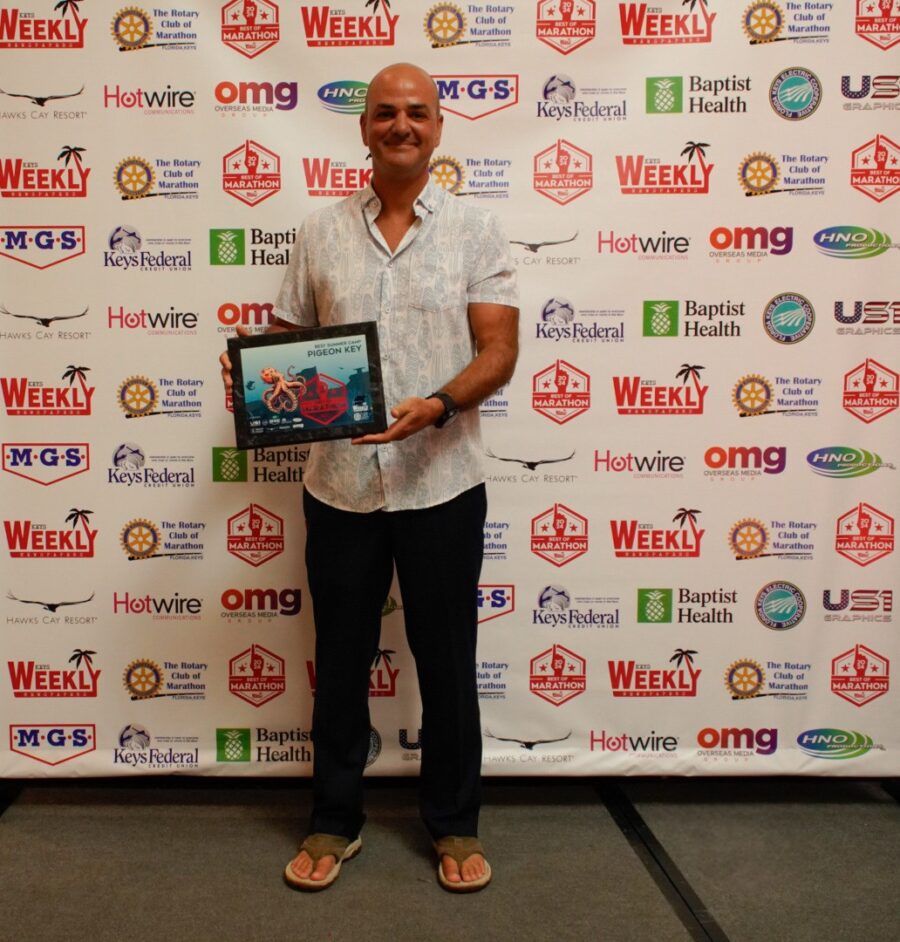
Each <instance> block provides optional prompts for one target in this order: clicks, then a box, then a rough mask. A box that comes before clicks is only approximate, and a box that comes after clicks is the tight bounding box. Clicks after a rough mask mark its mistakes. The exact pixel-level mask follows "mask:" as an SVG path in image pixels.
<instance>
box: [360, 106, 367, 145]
mask: <svg viewBox="0 0 900 942" xmlns="http://www.w3.org/2000/svg"><path fill="white" fill-rule="evenodd" d="M359 133H360V134H361V135H362V142H363V144H365V145H366V147H368V146H369V135H368V132H367V131H366V113H365V111H364V112H363V113H362V114H361V115H360V116H359Z"/></svg>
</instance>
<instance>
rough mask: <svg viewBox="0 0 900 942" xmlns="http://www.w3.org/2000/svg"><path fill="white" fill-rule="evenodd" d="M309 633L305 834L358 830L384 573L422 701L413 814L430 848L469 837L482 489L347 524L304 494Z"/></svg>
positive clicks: (475, 805)
mask: <svg viewBox="0 0 900 942" xmlns="http://www.w3.org/2000/svg"><path fill="white" fill-rule="evenodd" d="M303 508H304V511H305V514H306V524H307V539H306V566H307V571H308V576H309V588H310V593H311V595H312V602H313V611H314V616H315V623H316V695H315V706H314V708H313V743H314V746H315V755H314V759H313V812H312V819H311V822H310V833H316V832H324V833H327V834H342V835H344V836H345V837H348V838H351V839H352V838H355V837H356V836H357V835H358V834H359V832H360V829H361V827H362V825H363V822H364V821H365V814H364V813H363V790H362V777H363V771H364V769H365V763H366V757H367V755H368V749H369V726H370V723H369V696H368V692H369V671H370V669H371V667H372V662H373V661H374V659H375V653H376V651H377V648H378V641H379V635H380V631H381V611H382V607H383V605H384V602H385V600H386V599H387V595H388V592H389V590H390V586H391V580H392V576H393V571H394V566H395V565H396V567H397V579H398V582H399V584H400V594H401V596H402V604H403V616H404V620H405V623H406V637H407V641H408V643H409V647H410V650H411V651H412V654H413V657H414V658H415V662H416V672H417V674H418V679H419V692H420V695H421V698H422V723H421V729H422V737H421V745H422V759H421V769H420V779H419V806H420V812H421V815H422V819H423V821H424V822H425V826H426V828H427V829H428V831H429V833H430V834H431V836H432V838H435V839H436V838H440V837H446V836H448V835H460V836H475V835H477V833H478V811H479V807H480V803H481V790H480V789H481V724H480V720H479V711H478V687H477V677H476V664H475V646H476V638H477V623H478V610H477V589H478V579H479V576H480V574H481V560H482V553H483V545H484V544H483V530H484V521H485V514H486V510H487V500H486V496H485V488H484V485H483V484H481V485H478V486H477V487H474V488H472V489H471V490H468V491H465V492H464V493H463V494H460V495H459V496H458V497H455V498H453V499H452V500H450V501H448V502H447V503H444V504H439V505H438V506H436V507H429V508H426V509H424V510H399V511H390V512H388V511H383V510H378V511H375V512H374V513H351V512H348V511H344V510H337V509H336V508H334V507H330V506H328V505H326V504H323V503H322V502H321V501H319V500H316V498H314V497H313V496H312V495H311V494H309V493H307V492H304V495H303Z"/></svg>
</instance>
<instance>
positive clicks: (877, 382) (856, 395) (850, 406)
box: [844, 358, 900, 424]
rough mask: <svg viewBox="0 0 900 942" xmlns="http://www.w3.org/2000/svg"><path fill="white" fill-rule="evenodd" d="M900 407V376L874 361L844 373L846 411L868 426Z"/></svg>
mask: <svg viewBox="0 0 900 942" xmlns="http://www.w3.org/2000/svg"><path fill="white" fill-rule="evenodd" d="M898 405H900V375H898V374H897V373H895V372H894V371H893V370H890V369H888V368H887V367H886V366H884V365H883V364H881V363H879V362H878V361H877V360H872V359H871V358H870V359H868V360H865V361H864V362H862V363H860V364H859V365H858V366H855V367H854V368H853V369H852V370H850V371H849V372H848V373H845V374H844V408H845V409H846V410H847V411H848V412H849V413H850V414H851V415H855V416H856V417H857V418H858V419H862V421H863V422H865V423H866V424H868V423H870V422H874V421H875V420H876V419H880V418H881V417H882V416H884V415H887V414H888V413H889V412H893V411H894V410H895V409H896V408H897V406H898Z"/></svg>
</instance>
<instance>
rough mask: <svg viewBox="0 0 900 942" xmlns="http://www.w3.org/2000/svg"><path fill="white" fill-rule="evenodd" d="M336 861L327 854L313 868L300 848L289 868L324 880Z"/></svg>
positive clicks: (305, 878) (296, 872)
mask: <svg viewBox="0 0 900 942" xmlns="http://www.w3.org/2000/svg"><path fill="white" fill-rule="evenodd" d="M467 862H468V861H467ZM336 863H337V861H336V860H335V858H334V857H333V856H332V855H331V854H328V855H327V856H325V857H322V858H321V859H320V860H319V862H318V864H317V865H316V866H315V869H314V868H313V859H312V857H310V856H309V854H308V853H307V852H306V851H305V850H301V851H300V853H299V854H297V856H296V857H295V858H294V859H293V860H292V861H291V870H292V871H293V872H294V873H295V874H296V875H297V876H298V877H299V878H300V879H301V880H324V879H325V877H327V876H328V874H329V873H331V870H332V868H333V867H334V865H335V864H336Z"/></svg>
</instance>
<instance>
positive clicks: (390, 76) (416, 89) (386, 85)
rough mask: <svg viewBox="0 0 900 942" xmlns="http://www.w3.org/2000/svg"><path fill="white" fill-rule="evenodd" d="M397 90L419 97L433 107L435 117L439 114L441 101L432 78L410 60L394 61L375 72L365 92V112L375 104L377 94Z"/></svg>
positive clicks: (377, 98) (395, 91)
mask: <svg viewBox="0 0 900 942" xmlns="http://www.w3.org/2000/svg"><path fill="white" fill-rule="evenodd" d="M398 90H402V91H403V92H404V93H406V94H407V95H410V96H412V97H419V98H421V100H422V102H423V103H424V104H426V105H427V106H428V107H429V108H431V109H433V113H434V115H435V116H436V117H437V116H439V115H440V113H441V102H440V97H439V96H438V90H437V85H435V83H434V79H433V78H432V77H431V76H430V75H429V74H428V73H427V72H426V71H425V70H424V69H423V68H421V67H420V66H417V65H413V63H411V62H395V63H394V64H393V65H388V66H385V67H384V68H383V69H382V70H381V71H380V72H377V73H376V74H375V76H374V77H373V78H372V81H371V82H369V89H368V91H367V93H366V112H367V113H368V112H369V110H370V109H371V108H372V107H374V106H375V104H377V102H378V101H379V96H383V95H385V94H386V93H389V94H396V93H397V91H398Z"/></svg>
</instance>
